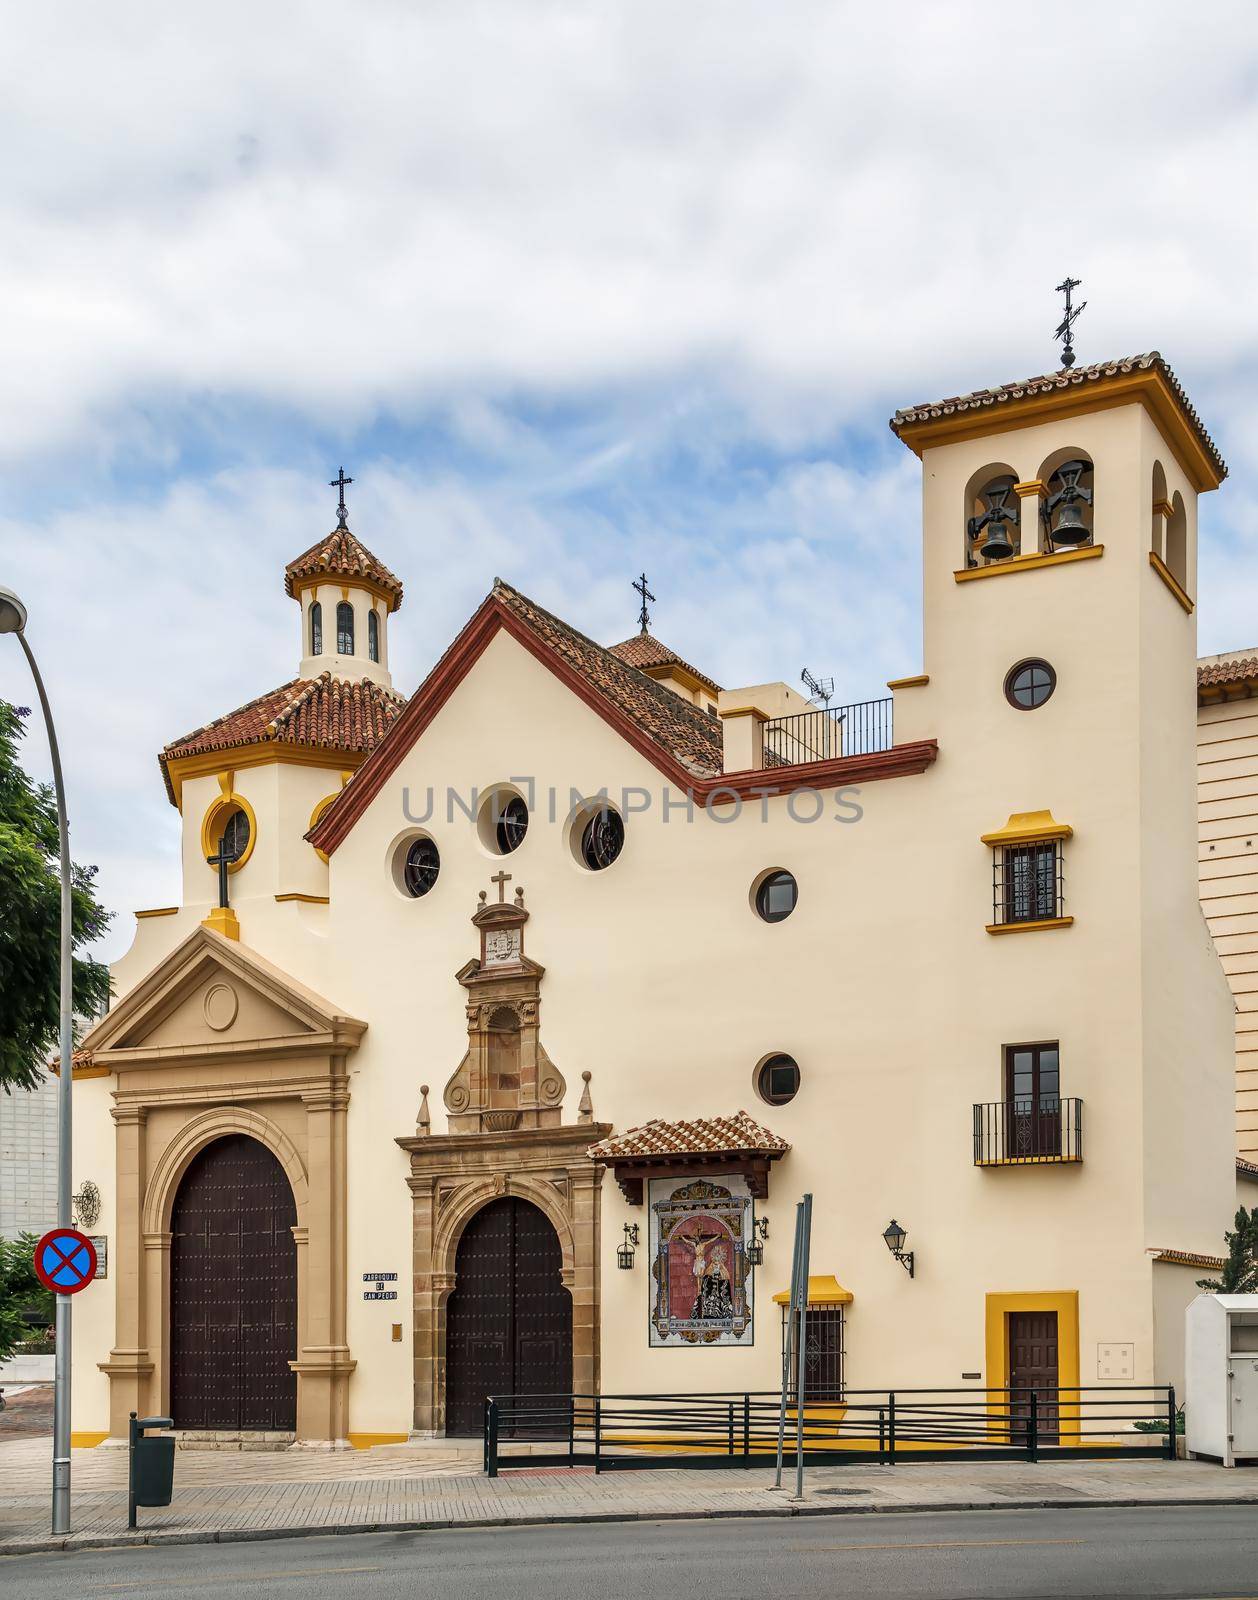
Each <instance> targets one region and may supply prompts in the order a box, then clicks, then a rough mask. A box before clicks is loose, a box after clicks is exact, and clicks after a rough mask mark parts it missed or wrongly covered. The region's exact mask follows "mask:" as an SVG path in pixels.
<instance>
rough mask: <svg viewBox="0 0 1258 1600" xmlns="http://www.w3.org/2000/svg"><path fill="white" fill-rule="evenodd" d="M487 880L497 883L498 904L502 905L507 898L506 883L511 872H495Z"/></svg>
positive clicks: (509, 878) (509, 880)
mask: <svg viewBox="0 0 1258 1600" xmlns="http://www.w3.org/2000/svg"><path fill="white" fill-rule="evenodd" d="M489 881H490V883H496V884H497V885H498V904H499V905H504V904H505V903H506V899H507V885H508V884H509V883H510V882H511V874H510V873H509V872H495V873H494V875H493V877H492V878H491V879H490V880H489Z"/></svg>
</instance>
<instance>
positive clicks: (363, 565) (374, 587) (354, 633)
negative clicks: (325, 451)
mask: <svg viewBox="0 0 1258 1600" xmlns="http://www.w3.org/2000/svg"><path fill="white" fill-rule="evenodd" d="M353 481H354V480H353V478H349V477H346V475H345V469H344V467H342V468H341V469H340V471H339V473H338V474H337V476H336V477H335V478H333V479H332V482H331V484H330V487H331V488H333V489H336V490H338V492H339V498H338V502H337V508H336V509H337V520H336V527H335V528H333V530H332V532H331V533H329V534H328V535H327V536H326V538H323V539H320V540H319V541H318V542H317V543H316V544H313V545H311V547H310V549H309V550H306V551H304V552H303V553H302V554H301V555H299V556H298V557H297V559H296V560H295V561H290V562H289V564H288V566H287V567H286V568H285V572H284V587H285V589H286V590H287V592H288V593H289V594H290V595H291V596H292V598H293V599H294V600H296V601H297V602H298V604H299V605H300V607H301V639H302V643H301V666H300V668H299V669H298V676H299V677H302V678H307V679H309V678H317V677H319V676H320V675H321V674H322V673H325V672H327V673H330V674H331V675H332V677H334V678H341V679H344V680H346V681H348V682H358V681H361V680H362V679H364V678H367V679H370V680H371V681H372V682H374V683H378V684H380V685H381V686H382V687H383V688H386V689H390V688H392V687H393V677H392V674H391V673H390V671H389V636H388V628H389V617H390V616H391V615H392V614H393V612H395V611H397V610H398V609H399V607H400V606H401V604H402V585H401V582H400V581H399V579H398V578H396V577H395V576H394V575H393V573H391V572H390V571H389V569H388V567H386V566H385V565H384V563H383V562H382V561H379V560H377V558H376V557H375V556H374V555H372V553H371V551H370V550H368V549H367V547H366V546H365V545H364V544H363V543H362V542H361V541H360V540H359V539H357V538H356V537H355V535H354V534H353V533H351V532H350V527H349V520H348V518H349V513H348V511H347V509H346V506H345V489H346V486H347V485H348V484H351V483H353Z"/></svg>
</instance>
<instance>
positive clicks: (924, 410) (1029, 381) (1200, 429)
mask: <svg viewBox="0 0 1258 1600" xmlns="http://www.w3.org/2000/svg"><path fill="white" fill-rule="evenodd" d="M1151 369H1153V370H1156V371H1158V372H1160V373H1161V374H1162V376H1163V377H1164V378H1165V379H1166V382H1167V384H1168V385H1169V387H1170V390H1171V393H1172V394H1173V395H1174V396H1175V400H1176V402H1177V404H1178V406H1179V409H1180V411H1181V412H1182V413H1183V415H1184V418H1185V420H1186V421H1187V423H1188V424H1189V426H1190V427H1191V428H1192V430H1193V432H1194V433H1195V434H1196V435H1197V438H1198V441H1199V442H1200V444H1201V446H1202V448H1203V449H1204V450H1205V452H1206V454H1207V456H1209V458H1210V460H1211V461H1212V462H1213V464H1214V467H1215V469H1216V471H1217V472H1218V474H1219V476H1220V477H1221V478H1225V477H1226V476H1227V463H1226V462H1225V461H1224V459H1223V457H1222V456H1221V455H1220V454H1219V451H1218V447H1217V446H1216V445H1215V443H1214V440H1213V439H1211V437H1210V435H1209V434H1208V433H1207V432H1206V430H1205V426H1204V424H1203V423H1202V421H1201V418H1200V417H1199V416H1198V415H1197V412H1196V410H1195V408H1194V407H1193V405H1192V403H1191V402H1190V400H1189V398H1188V396H1187V395H1186V394H1185V393H1184V389H1183V385H1182V384H1181V383H1180V381H1179V379H1178V378H1177V377H1176V376H1175V374H1174V373H1173V372H1172V371H1171V369H1170V367H1168V366H1167V364H1166V362H1165V361H1164V360H1163V359H1162V356H1161V353H1160V352H1159V351H1157V350H1150V351H1148V352H1146V353H1145V354H1144V355H1139V356H1124V357H1122V358H1121V359H1120V360H1117V361H1099V362H1097V363H1096V365H1095V366H1091V367H1072V368H1070V369H1066V368H1063V369H1062V370H1061V371H1060V372H1046V373H1044V374H1043V375H1042V376H1041V377H1038V378H1023V379H1022V381H1021V382H1020V383H1002V384H999V385H997V387H996V388H994V389H976V390H974V392H973V393H972V394H958V395H953V396H952V397H951V398H950V399H947V400H929V401H927V402H925V403H924V404H922V405H917V406H906V407H905V408H904V409H903V410H901V411H897V412H896V414H895V416H893V417H892V418H891V423H890V426H891V431H892V432H893V433H895V434H897V435H898V434H899V432H900V430H901V429H902V428H906V427H908V426H909V425H910V424H912V423H915V422H935V421H938V419H939V418H941V417H950V416H954V415H955V414H956V413H957V412H962V411H983V410H988V409H994V408H995V407H998V406H1002V405H1008V404H1010V403H1011V402H1014V401H1018V400H1022V399H1027V398H1029V397H1030V396H1032V395H1037V394H1044V393H1046V392H1047V391H1049V390H1052V389H1070V388H1078V387H1082V386H1083V385H1085V384H1090V383H1102V382H1104V380H1105V379H1107V378H1115V377H1119V376H1122V375H1124V374H1127V373H1131V372H1140V371H1149V370H1151Z"/></svg>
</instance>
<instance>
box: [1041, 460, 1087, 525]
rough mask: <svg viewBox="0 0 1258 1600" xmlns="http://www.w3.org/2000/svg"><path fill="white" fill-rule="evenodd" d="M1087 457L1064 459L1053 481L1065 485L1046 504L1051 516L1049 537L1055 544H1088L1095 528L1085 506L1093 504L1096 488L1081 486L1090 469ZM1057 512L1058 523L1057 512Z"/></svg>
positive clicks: (1047, 511) (1048, 513)
mask: <svg viewBox="0 0 1258 1600" xmlns="http://www.w3.org/2000/svg"><path fill="white" fill-rule="evenodd" d="M1088 466H1089V463H1088V462H1086V461H1063V462H1062V464H1061V466H1060V467H1058V469H1057V471H1056V472H1054V474H1053V476H1052V478H1051V479H1050V480H1049V481H1050V482H1051V483H1059V484H1060V485H1061V487H1060V488H1059V489H1058V491H1057V493H1056V494H1055V495H1054V496H1053V497H1052V499H1051V500H1050V501H1049V502H1048V505H1047V506H1046V507H1045V514H1046V516H1047V517H1048V520H1049V538H1050V540H1051V541H1052V543H1053V544H1055V545H1057V544H1064V545H1077V544H1087V542H1088V540H1089V539H1091V537H1092V531H1091V529H1090V528H1088V527H1087V526H1086V524H1085V523H1084V520H1083V507H1084V506H1085V505H1091V503H1092V491H1091V490H1090V489H1084V488H1081V487H1080V484H1079V479H1080V478H1081V477H1082V476H1083V474H1084V473H1085V472H1086V471H1087V470H1088ZM1054 512H1057V520H1056V523H1054V522H1053V520H1052V519H1053V513H1054Z"/></svg>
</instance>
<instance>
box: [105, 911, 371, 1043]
mask: <svg viewBox="0 0 1258 1600" xmlns="http://www.w3.org/2000/svg"><path fill="white" fill-rule="evenodd" d="M366 1026H367V1025H366V1023H364V1022H360V1021H358V1020H357V1019H356V1018H354V1017H351V1016H348V1015H347V1014H346V1013H345V1012H343V1011H339V1010H338V1009H337V1008H336V1007H335V1006H333V1005H331V1004H330V1003H329V1002H328V1001H327V1000H325V999H324V998H323V997H322V996H321V995H318V994H316V993H315V992H314V990H313V989H308V988H307V987H306V986H305V985H304V984H302V983H299V982H298V981H297V980H296V979H295V978H293V977H291V976H290V975H289V974H288V973H286V972H283V971H282V970H281V969H280V968H279V967H276V966H273V965H272V963H271V962H269V961H267V960H265V959H264V958H263V957H262V956H260V955H258V954H257V953H256V951H253V950H250V949H249V948H248V946H246V945H242V944H239V943H237V942H235V941H233V940H230V939H224V938H223V937H222V936H221V935H220V934H217V933H214V932H213V931H212V930H211V929H209V928H206V927H198V928H196V929H194V931H193V932H192V933H191V934H189V936H188V937H187V938H186V939H185V940H184V941H183V943H182V944H180V945H178V946H177V947H176V948H175V949H174V950H172V951H171V953H170V954H169V955H168V956H166V958H165V959H164V960H163V961H161V962H159V964H158V965H157V966H156V967H155V968H154V969H153V970H152V972H150V973H149V974H148V976H147V977H145V978H144V979H142V980H141V981H140V982H139V983H138V984H136V986H135V987H134V988H133V989H131V990H129V991H128V993H127V994H126V995H124V996H123V998H122V999H121V1000H120V1001H119V1002H118V1004H117V1005H116V1006H115V1007H114V1008H113V1010H112V1011H110V1012H109V1014H108V1015H107V1016H105V1017H104V1018H102V1020H101V1021H100V1022H98V1023H97V1024H96V1026H95V1027H94V1028H93V1029H92V1030H91V1032H90V1033H89V1034H88V1035H87V1037H86V1038H85V1039H84V1041H83V1046H82V1049H83V1051H84V1053H85V1054H87V1055H88V1056H89V1057H90V1059H91V1063H92V1065H93V1066H96V1067H107V1068H109V1069H110V1070H111V1071H125V1070H127V1069H134V1068H137V1067H148V1066H156V1065H162V1064H177V1063H181V1062H188V1063H192V1062H204V1061H211V1060H217V1059H219V1058H222V1057H226V1056H231V1055H236V1054H239V1053H241V1052H242V1051H243V1050H246V1049H247V1050H248V1053H249V1055H250V1056H251V1057H253V1058H255V1059H256V1058H257V1057H258V1056H266V1057H276V1056H287V1055H307V1054H310V1053H321V1054H326V1053H327V1052H329V1051H345V1050H352V1049H354V1048H355V1047H356V1046H357V1044H358V1042H359V1040H360V1039H361V1038H362V1036H363V1033H364V1032H365V1031H366Z"/></svg>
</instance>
